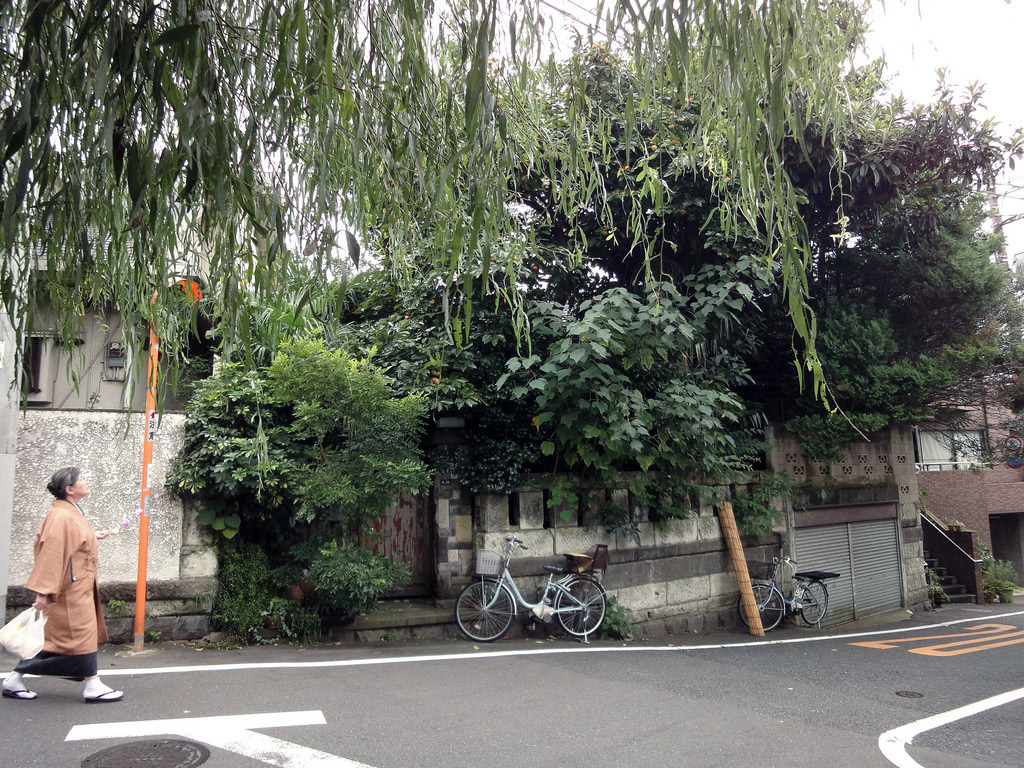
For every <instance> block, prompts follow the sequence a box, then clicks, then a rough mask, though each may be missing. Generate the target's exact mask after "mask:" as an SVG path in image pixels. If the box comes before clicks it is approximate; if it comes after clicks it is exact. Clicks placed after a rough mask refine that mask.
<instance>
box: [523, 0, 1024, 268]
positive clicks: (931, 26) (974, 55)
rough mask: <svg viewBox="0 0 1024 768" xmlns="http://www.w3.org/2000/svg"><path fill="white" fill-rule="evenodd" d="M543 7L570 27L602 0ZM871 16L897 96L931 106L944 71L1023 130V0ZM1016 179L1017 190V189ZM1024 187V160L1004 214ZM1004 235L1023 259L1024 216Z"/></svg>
mask: <svg viewBox="0 0 1024 768" xmlns="http://www.w3.org/2000/svg"><path fill="white" fill-rule="evenodd" d="M541 4H542V5H543V6H544V7H545V8H546V9H547V10H556V11H560V12H561V13H562V14H564V16H563V18H562V22H561V23H562V24H564V25H565V26H567V27H568V26H572V20H576V21H579V22H586V21H593V18H594V14H593V8H594V7H595V6H596V0H541ZM868 21H869V23H870V27H871V31H870V33H869V35H868V40H867V45H868V54H869V56H870V58H877V57H878V56H879V55H880V54H884V56H885V59H886V62H887V69H886V75H887V77H888V78H889V80H890V86H891V88H890V89H891V90H892V91H893V92H894V93H902V94H903V95H904V96H905V97H906V99H907V100H908V101H909V102H911V103H915V104H923V103H928V102H929V101H931V97H932V95H933V94H934V91H935V86H936V84H937V82H938V77H937V75H936V70H938V69H939V68H945V69H946V73H947V74H946V82H947V84H949V85H953V86H966V85H967V84H969V83H971V82H979V83H982V84H984V85H985V98H984V99H983V100H982V104H983V105H984V106H985V107H986V114H985V116H986V117H992V118H995V119H996V120H997V121H998V122H999V123H1000V125H1002V126H1004V130H1003V133H1004V135H1006V136H1009V135H1010V134H1011V133H1012V130H1013V129H1015V128H1024V85H1022V84H1021V70H1022V69H1024V68H1022V67H1021V64H1020V59H1021V56H1020V54H1019V50H1020V47H1021V43H1020V36H1021V34H1022V33H1024V0H884V2H883V0H872V4H871V8H870V10H869V13H868ZM566 39H568V35H566ZM1014 184H1015V185H1016V186H1017V190H1016V191H1013V190H1012V189H1011V186H1012V185H1014ZM1022 187H1024V160H1022V161H1021V162H1020V163H1018V164H1017V169H1016V171H1014V172H1012V173H1011V174H1004V176H1003V177H1002V178H1001V179H1000V182H999V184H998V185H997V187H996V193H997V195H998V204H999V210H1000V212H1001V213H1002V215H1003V216H1004V218H1006V217H1009V216H1012V215H1014V214H1024V188H1022ZM1004 234H1005V235H1006V239H1007V245H1006V252H1007V254H1008V255H1009V256H1010V258H1011V259H1013V258H1014V256H1016V257H1017V261H1018V262H1019V263H1022V264H1024V219H1022V220H1021V221H1018V222H1016V223H1015V224H1008V225H1007V226H1006V228H1005V230H1004ZM1011 263H1012V261H1011Z"/></svg>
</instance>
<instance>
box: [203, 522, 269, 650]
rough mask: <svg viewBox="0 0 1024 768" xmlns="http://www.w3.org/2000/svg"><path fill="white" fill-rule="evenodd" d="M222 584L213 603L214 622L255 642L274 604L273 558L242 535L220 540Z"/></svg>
mask: <svg viewBox="0 0 1024 768" xmlns="http://www.w3.org/2000/svg"><path fill="white" fill-rule="evenodd" d="M219 554H220V587H219V589H218V591H217V598H216V601H215V602H214V605H213V615H212V618H213V623H214V626H215V627H217V628H219V629H222V630H224V631H225V632H228V633H230V634H231V635H232V636H234V637H235V638H237V639H238V640H241V641H244V642H252V641H254V640H255V639H256V638H257V633H258V632H259V630H260V629H261V628H262V627H263V615H264V613H263V612H264V611H265V610H266V608H267V606H268V605H269V604H270V599H271V591H270V561H269V559H268V557H267V554H266V552H264V551H263V550H262V549H261V548H260V547H258V546H256V545H255V544H250V543H248V542H244V541H241V540H238V539H231V540H228V539H224V540H222V541H221V544H220V553H219Z"/></svg>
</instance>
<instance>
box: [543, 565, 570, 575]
mask: <svg viewBox="0 0 1024 768" xmlns="http://www.w3.org/2000/svg"><path fill="white" fill-rule="evenodd" d="M544 570H545V571H547V572H548V573H565V566H564V565H545V566H544Z"/></svg>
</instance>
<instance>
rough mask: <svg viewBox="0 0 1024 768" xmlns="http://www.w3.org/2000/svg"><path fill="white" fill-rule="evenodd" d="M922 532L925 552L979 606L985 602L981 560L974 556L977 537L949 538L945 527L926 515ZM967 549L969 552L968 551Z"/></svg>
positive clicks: (968, 533) (956, 534) (964, 533)
mask: <svg viewBox="0 0 1024 768" xmlns="http://www.w3.org/2000/svg"><path fill="white" fill-rule="evenodd" d="M921 530H922V534H923V538H924V548H925V549H927V550H928V553H929V554H930V555H931V556H932V558H933V559H935V560H938V561H939V562H940V563H941V564H942V567H943V568H945V569H946V572H947V573H949V574H950V575H951V576H953V577H954V578H955V579H956V580H957V581H958V582H959V583H960V584H963V585H964V587H965V588H966V589H967V591H968V592H969V593H971V594H973V595H974V599H975V601H976V602H978V603H982V602H984V599H985V598H984V594H983V586H984V582H983V580H982V577H981V559H980V558H977V557H975V556H974V555H973V554H972V553H973V551H974V533H973V532H972V531H952V533H953V534H954V536H950V532H948V531H945V530H943V528H942V526H941V525H939V523H937V522H936V521H935V520H933V519H932V517H931V515H929V514H927V513H922V514H921ZM965 546H966V547H967V548H968V549H969V550H970V551H968V549H965V548H964V547H965Z"/></svg>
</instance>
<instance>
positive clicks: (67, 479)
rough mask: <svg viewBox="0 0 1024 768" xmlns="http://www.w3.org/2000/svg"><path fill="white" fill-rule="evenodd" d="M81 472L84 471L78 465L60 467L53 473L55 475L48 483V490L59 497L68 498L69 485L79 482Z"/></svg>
mask: <svg viewBox="0 0 1024 768" xmlns="http://www.w3.org/2000/svg"><path fill="white" fill-rule="evenodd" d="M81 474H82V473H81V472H80V471H79V469H78V467H64V469H58V470H57V471H56V472H54V473H53V477H51V478H50V482H49V483H47V485H46V490H48V491H49V492H50V493H52V494H53V495H54V496H56V497H57V498H58V499H66V498H67V496H68V491H67V488H68V486H69V485H74V484H75V483H77V482H78V478H79V477H80V476H81Z"/></svg>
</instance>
